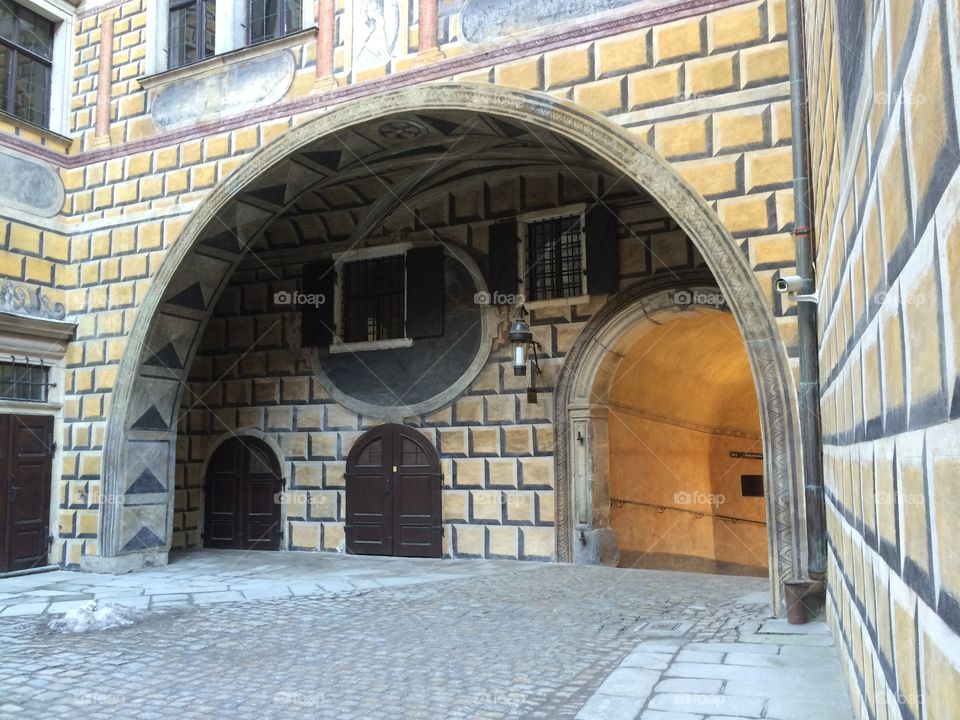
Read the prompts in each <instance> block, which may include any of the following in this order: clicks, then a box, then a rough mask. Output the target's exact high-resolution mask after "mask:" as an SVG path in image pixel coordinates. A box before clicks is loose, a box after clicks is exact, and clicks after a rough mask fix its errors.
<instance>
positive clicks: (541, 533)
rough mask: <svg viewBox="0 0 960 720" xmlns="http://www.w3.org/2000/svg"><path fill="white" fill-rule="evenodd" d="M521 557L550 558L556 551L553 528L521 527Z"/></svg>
mask: <svg viewBox="0 0 960 720" xmlns="http://www.w3.org/2000/svg"><path fill="white" fill-rule="evenodd" d="M520 532H521V533H522V534H523V555H524V557H528V558H544V559H546V558H552V557H553V556H554V554H555V551H556V539H555V536H554V531H553V528H549V527H522V528H520Z"/></svg>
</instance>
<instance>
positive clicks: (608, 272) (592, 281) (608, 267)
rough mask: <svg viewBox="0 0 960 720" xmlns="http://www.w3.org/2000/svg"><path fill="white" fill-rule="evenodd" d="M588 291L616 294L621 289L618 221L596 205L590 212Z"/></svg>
mask: <svg viewBox="0 0 960 720" xmlns="http://www.w3.org/2000/svg"><path fill="white" fill-rule="evenodd" d="M584 224H585V225H586V231H587V292H588V293H590V294H591V295H598V294H602V293H615V292H616V291H617V290H618V289H619V288H620V248H619V243H618V241H617V218H616V216H615V215H614V214H613V212H611V211H610V210H609V209H608V208H606V207H604V206H602V205H597V206H596V207H592V208H590V209H589V210H587V216H586V219H585V223H584Z"/></svg>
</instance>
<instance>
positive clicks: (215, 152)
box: [203, 135, 230, 160]
mask: <svg viewBox="0 0 960 720" xmlns="http://www.w3.org/2000/svg"><path fill="white" fill-rule="evenodd" d="M203 146H204V159H205V160H216V159H217V158H221V157H225V156H226V155H229V154H230V136H229V135H221V136H219V137H213V138H207V139H206V140H204V141H203Z"/></svg>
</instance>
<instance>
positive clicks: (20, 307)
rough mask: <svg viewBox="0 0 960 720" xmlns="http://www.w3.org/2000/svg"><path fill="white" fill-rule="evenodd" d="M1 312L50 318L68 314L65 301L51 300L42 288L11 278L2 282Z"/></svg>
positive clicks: (0, 289)
mask: <svg viewBox="0 0 960 720" xmlns="http://www.w3.org/2000/svg"><path fill="white" fill-rule="evenodd" d="M0 312H6V313H11V314H13V315H29V316H31V317H38V318H47V319H50V320H63V319H64V318H65V317H66V316H67V309H66V308H65V307H64V306H63V303H58V302H50V298H48V297H46V296H44V294H43V289H42V288H39V287H27V286H25V285H18V284H15V283H12V282H10V281H9V280H5V281H3V283H0Z"/></svg>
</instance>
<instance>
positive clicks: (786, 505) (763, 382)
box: [554, 272, 802, 610]
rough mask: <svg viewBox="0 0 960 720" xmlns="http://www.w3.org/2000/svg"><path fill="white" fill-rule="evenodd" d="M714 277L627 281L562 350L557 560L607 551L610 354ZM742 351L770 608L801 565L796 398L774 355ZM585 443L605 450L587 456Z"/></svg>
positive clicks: (597, 557)
mask: <svg viewBox="0 0 960 720" xmlns="http://www.w3.org/2000/svg"><path fill="white" fill-rule="evenodd" d="M718 280H719V278H713V277H712V276H711V275H710V274H709V273H702V272H692V273H686V274H683V273H681V274H678V275H673V276H671V277H660V278H653V279H651V280H649V281H646V282H640V283H638V284H636V285H633V286H631V287H629V288H628V289H626V290H624V291H623V292H621V293H619V294H617V295H616V296H614V297H613V298H611V299H610V301H609V302H608V303H607V304H606V305H605V306H604V307H603V308H602V309H601V310H600V311H599V312H598V313H597V314H596V315H594V316H593V318H591V320H590V321H589V322H588V323H587V325H586V327H585V328H584V329H583V332H582V333H581V334H580V336H579V337H578V338H577V341H576V342H575V343H574V345H573V348H572V349H571V351H570V353H569V355H567V358H566V360H565V362H564V366H563V369H562V371H561V373H560V377H559V380H558V383H557V390H556V395H555V417H554V428H555V433H556V456H555V457H556V468H557V489H558V492H564V493H566V494H567V497H566V500H565V502H564V503H563V504H562V506H561V507H558V515H557V526H558V532H557V555H558V557H560V558H562V559H565V560H570V561H573V562H581V563H597V562H602V561H603V560H604V559H605V557H604V556H605V555H607V554H608V553H611V552H613V551H615V549H616V540H615V538H614V537H613V530H612V529H611V527H610V508H609V505H610V495H609V485H608V482H607V470H608V468H607V467H606V463H607V459H606V455H605V450H606V444H605V441H606V427H607V407H606V397H607V392H608V390H609V387H610V383H611V382H612V380H613V377H614V372H615V370H616V365H617V362H618V361H619V358H620V356H619V355H618V354H617V350H618V349H619V348H621V347H623V346H626V345H629V344H631V343H632V340H631V339H630V333H631V331H632V330H636V329H637V328H638V327H640V326H642V325H643V324H644V321H645V320H647V319H648V318H649V317H651V316H654V315H656V314H657V313H662V312H664V311H669V310H676V309H678V304H680V303H679V302H678V300H677V295H678V293H679V292H682V293H683V294H685V295H686V298H684V301H683V303H684V306H686V303H687V301H688V300H689V301H690V303H691V304H693V305H696V304H698V303H697V299H698V298H703V297H710V298H712V297H713V296H714V295H715V294H716V292H717V286H718V285H720V284H721V283H719V282H718ZM724 297H725V298H728V304H729V305H730V306H731V309H732V310H733V312H734V314H736V309H735V306H734V305H733V303H732V301H730V300H729V296H727V295H726V293H724ZM706 306H707V307H712V305H706ZM777 342H779V341H777ZM746 350H747V356H748V357H749V360H750V364H751V370H752V373H753V378H754V384H755V385H756V390H757V395H758V400H759V406H760V413H761V429H762V436H763V456H764V475H765V478H766V484H767V493H766V516H767V528H768V533H769V537H768V552H769V567H770V584H771V594H772V597H773V607H774V609H777V610H778V609H779V608H780V606H781V585H782V581H783V580H786V579H791V578H793V577H795V576H796V575H798V574H799V573H800V569H801V568H800V561H801V554H800V547H801V541H802V537H801V533H800V521H799V508H798V503H797V498H798V497H799V486H798V484H797V473H798V472H799V463H798V460H799V453H800V448H799V445H798V443H799V438H798V435H797V430H796V428H797V425H796V419H795V418H796V416H795V414H794V411H793V406H794V405H795V399H794V397H795V396H794V391H793V389H792V385H791V383H792V377H791V375H790V371H789V365H788V364H787V362H786V358H785V357H780V356H781V355H782V351H780V352H776V350H777V348H776V347H771V343H766V342H762V341H760V340H758V339H753V340H751V341H747V342H746ZM784 410H786V411H787V412H784ZM594 445H596V446H597V447H598V450H602V451H604V452H597V453H592V452H591V448H592V447H593V446H594ZM558 505H560V503H558ZM561 512H563V513H564V514H560V513H561ZM561 527H563V528H564V530H563V531H562V532H561V530H560V528H561Z"/></svg>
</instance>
